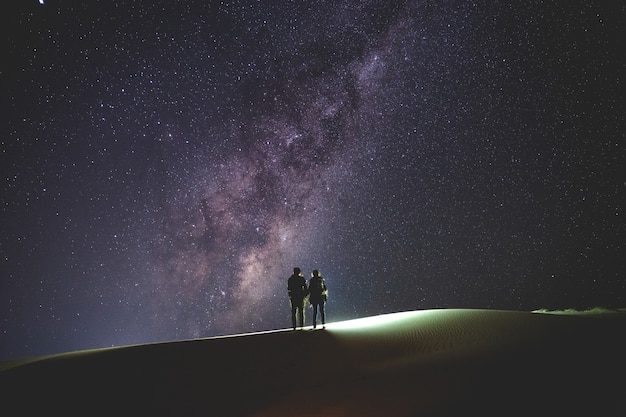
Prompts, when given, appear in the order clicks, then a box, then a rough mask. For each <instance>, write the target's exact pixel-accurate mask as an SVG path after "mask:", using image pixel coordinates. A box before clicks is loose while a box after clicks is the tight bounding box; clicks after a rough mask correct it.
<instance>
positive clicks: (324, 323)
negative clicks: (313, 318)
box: [320, 301, 326, 326]
mask: <svg viewBox="0 0 626 417" xmlns="http://www.w3.org/2000/svg"><path fill="white" fill-rule="evenodd" d="M324 304H326V303H325V302H323V301H322V302H321V303H320V316H322V326H326V312H325V311H324Z"/></svg>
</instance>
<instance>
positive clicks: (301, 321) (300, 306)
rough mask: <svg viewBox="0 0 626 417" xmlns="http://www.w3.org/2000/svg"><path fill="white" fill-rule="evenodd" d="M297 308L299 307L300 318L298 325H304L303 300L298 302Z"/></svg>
mask: <svg viewBox="0 0 626 417" xmlns="http://www.w3.org/2000/svg"><path fill="white" fill-rule="evenodd" d="M298 308H299V309H300V311H299V314H298V315H299V319H300V327H304V300H302V301H301V302H300V303H299V305H298Z"/></svg>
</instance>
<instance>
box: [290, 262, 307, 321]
mask: <svg viewBox="0 0 626 417" xmlns="http://www.w3.org/2000/svg"><path fill="white" fill-rule="evenodd" d="M287 291H288V293H289V302H290V303H291V325H292V327H293V329H294V330H296V316H297V318H298V319H299V320H298V321H299V322H300V327H304V300H305V298H306V296H307V295H308V294H309V287H308V285H307V283H306V279H305V278H304V277H303V276H302V271H301V270H300V268H297V267H296V268H294V269H293V274H292V275H291V276H290V277H289V279H288V280H287Z"/></svg>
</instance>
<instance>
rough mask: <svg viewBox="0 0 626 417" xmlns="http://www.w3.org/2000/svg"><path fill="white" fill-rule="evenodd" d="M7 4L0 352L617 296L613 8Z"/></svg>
mask: <svg viewBox="0 0 626 417" xmlns="http://www.w3.org/2000/svg"><path fill="white" fill-rule="evenodd" d="M13 3H15V4H13V6H14V7H11V8H9V9H7V10H5V11H4V12H3V14H4V16H3V17H2V19H3V21H4V23H3V27H4V28H5V35H4V37H5V43H4V44H3V54H2V55H3V58H2V64H0V68H1V79H2V91H3V93H2V98H3V100H2V116H1V117H2V125H3V134H2V136H1V137H0V172H1V174H2V176H1V180H2V186H1V189H0V202H1V207H0V209H1V217H0V255H1V258H0V262H1V263H0V279H1V282H0V359H12V358H17V357H22V356H31V355H39V354H47V353H56V352H65V351H72V350H77V349H86V348H96V347H106V346H118V345H126V344H135V343H146V342H157V341H166V340H180V339H189V338H197V337H207V336H215V335H224V334H233V333H241V332H253V331H261V330H271V329H279V328H287V327H289V326H290V324H291V319H290V311H289V302H288V299H287V290H286V281H287V278H288V276H289V275H290V274H291V272H292V269H293V267H294V266H299V267H301V268H302V270H303V271H304V273H305V276H306V277H307V278H308V277H309V276H310V271H311V270H312V269H319V270H320V272H321V275H323V276H324V277H325V279H326V282H327V285H328V287H329V301H328V304H327V314H328V319H329V321H336V320H341V319H350V318H357V317H364V316H369V315H375V314H381V313H388V312H395V311H404V310H413V309H430V308H492V309H514V310H533V309H539V308H547V309H561V308H578V309H581V308H589V307H596V306H598V307H607V308H616V307H624V306H625V305H626V279H625V274H624V270H625V259H626V256H625V255H626V250H625V249H626V248H625V246H626V245H625V237H626V233H625V232H626V226H625V222H624V219H625V218H626V213H625V195H626V174H624V172H623V167H624V163H625V162H626V154H625V151H624V139H625V132H626V130H625V129H624V114H626V109H625V106H624V94H623V91H624V83H625V82H626V80H625V77H626V71H625V70H626V58H625V56H626V54H625V53H624V49H623V48H624V44H623V41H622V38H621V35H624V29H623V27H624V21H626V6H624V5H623V4H622V2H619V1H614V2H609V1H595V0H585V1H567V2H554V3H558V5H555V4H552V3H553V2H543V1H517V0H515V1H510V2H491V1H445V2H435V1H387V0H366V1H348V0H343V1H323V0H319V1H304V0H302V1H269V0H267V1H251V0H246V1H212V0H210V1H173V0H168V1H161V0H156V1H150V2H144V1H141V2H140V1H87V0H84V1H66V0H64V1H60V0H57V1H53V0H41V1H37V0H32V1H27V0H21V1H19V2H17V1H16V2H13ZM9 10H13V11H9ZM309 319H310V312H309ZM309 321H310V320H309Z"/></svg>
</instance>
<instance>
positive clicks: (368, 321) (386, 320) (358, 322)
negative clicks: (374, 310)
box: [327, 311, 429, 330]
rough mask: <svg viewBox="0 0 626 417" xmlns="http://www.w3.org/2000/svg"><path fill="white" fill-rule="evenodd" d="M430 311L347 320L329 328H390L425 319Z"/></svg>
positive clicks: (329, 325)
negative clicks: (404, 322) (406, 321)
mask: <svg viewBox="0 0 626 417" xmlns="http://www.w3.org/2000/svg"><path fill="white" fill-rule="evenodd" d="M428 313H429V312H428V311H405V312H400V313H391V314H384V315H380V316H373V317H365V318H361V319H354V320H346V321H341V322H338V323H331V324H328V325H327V327H328V328H329V329H332V330H357V329H359V330H361V329H366V328H368V329H374V328H377V327H381V326H385V327H388V326H389V325H392V324H399V323H400V322H403V321H405V320H415V319H418V318H420V319H422V318H424V317H425V316H426V315H427V314H428Z"/></svg>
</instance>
